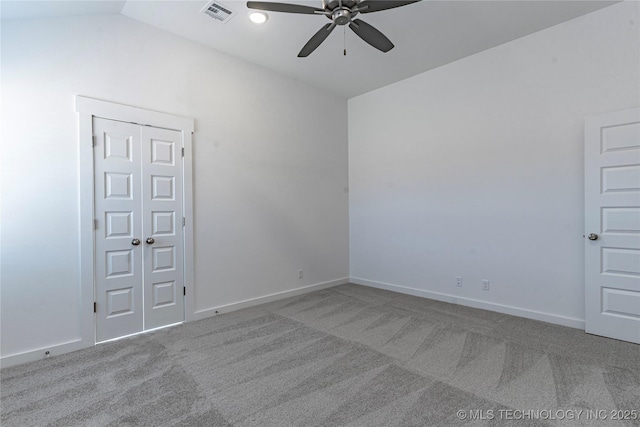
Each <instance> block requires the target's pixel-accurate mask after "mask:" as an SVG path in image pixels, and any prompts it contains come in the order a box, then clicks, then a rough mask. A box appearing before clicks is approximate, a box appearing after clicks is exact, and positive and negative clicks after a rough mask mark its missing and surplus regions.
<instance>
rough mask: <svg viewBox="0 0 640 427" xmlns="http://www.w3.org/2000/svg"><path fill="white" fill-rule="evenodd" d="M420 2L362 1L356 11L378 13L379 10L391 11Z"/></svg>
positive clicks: (414, 0)
mask: <svg viewBox="0 0 640 427" xmlns="http://www.w3.org/2000/svg"><path fill="white" fill-rule="evenodd" d="M419 1H420V0H408V1H401V0H397V1H396V0H364V1H362V2H360V3H358V6H357V7H356V10H357V11H358V12H360V13H371V12H378V11H381V10H387V9H393V8H395V7H400V6H406V5H408V4H411V3H417V2H419Z"/></svg>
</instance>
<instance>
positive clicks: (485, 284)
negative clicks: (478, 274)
mask: <svg viewBox="0 0 640 427" xmlns="http://www.w3.org/2000/svg"><path fill="white" fill-rule="evenodd" d="M482 290H483V291H488V290H489V281H488V280H483V281H482Z"/></svg>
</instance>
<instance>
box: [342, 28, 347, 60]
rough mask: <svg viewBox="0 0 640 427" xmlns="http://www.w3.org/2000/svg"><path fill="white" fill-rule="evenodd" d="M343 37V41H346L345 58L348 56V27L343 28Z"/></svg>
mask: <svg viewBox="0 0 640 427" xmlns="http://www.w3.org/2000/svg"><path fill="white" fill-rule="evenodd" d="M342 36H343V40H344V51H343V52H344V54H343V55H344V56H347V26H346V25H344V26H343V27H342Z"/></svg>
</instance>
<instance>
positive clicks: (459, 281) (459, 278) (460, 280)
mask: <svg viewBox="0 0 640 427" xmlns="http://www.w3.org/2000/svg"><path fill="white" fill-rule="evenodd" d="M456 286H457V287H459V288H461V287H462V277H460V276H456Z"/></svg>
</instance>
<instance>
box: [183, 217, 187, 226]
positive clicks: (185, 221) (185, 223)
mask: <svg viewBox="0 0 640 427" xmlns="http://www.w3.org/2000/svg"><path fill="white" fill-rule="evenodd" d="M185 225H187V220H186V219H185V217H182V226H183V227H184V226H185Z"/></svg>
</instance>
